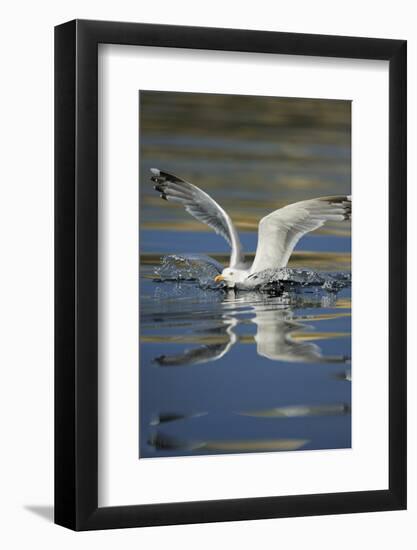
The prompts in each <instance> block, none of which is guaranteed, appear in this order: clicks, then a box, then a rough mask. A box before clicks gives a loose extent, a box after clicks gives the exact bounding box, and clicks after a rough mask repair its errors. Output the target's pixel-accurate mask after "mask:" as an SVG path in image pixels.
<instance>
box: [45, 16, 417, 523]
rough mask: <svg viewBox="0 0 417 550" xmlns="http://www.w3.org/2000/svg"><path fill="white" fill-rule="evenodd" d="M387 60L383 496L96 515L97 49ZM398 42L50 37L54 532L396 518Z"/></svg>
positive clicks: (400, 215)
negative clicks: (388, 514) (330, 517)
mask: <svg viewBox="0 0 417 550" xmlns="http://www.w3.org/2000/svg"><path fill="white" fill-rule="evenodd" d="M103 43H104V44H106V43H111V44H124V45H146V46H163V47H172V48H174V47H175V48H193V49H203V50H229V51H241V52H259V53H271V54H291V55H304V56H322V57H338V58H356V59H374V60H387V61H388V62H389V488H388V489H387V490H377V491H358V492H348V493H334V494H306V495H297V496H274V497H262V498H244V499H232V500H217V501H200V502H182V503H169V504H152V505H140V504H138V505H136V506H117V507H98V498H97V494H98V473H97V472H98V468H97V464H98V448H97V434H98V411H97V404H98V350H97V335H98V329H97V326H98V314H97V307H98V291H97V276H98V260H97V258H98V250H97V247H98V211H97V210H98V207H97V205H98V151H97V146H98V132H97V128H98V108H97V105H98V76H97V73H98V70H97V69H98V65H97V53H98V44H103ZM406 46H407V43H406V41H404V40H387V39H374V38H354V37H342V36H321V35H311V34H292V33H280V32H264V31H248V30H236V29H219V28H197V27H182V26H166V25H150V24H142V23H118V22H107V21H85V20H74V21H70V22H68V23H64V24H62V25H59V26H57V27H56V28H55V159H56V160H55V304H56V306H55V522H56V523H57V524H59V525H63V526H65V527H68V528H70V529H74V530H77V531H79V530H91V529H108V528H123V527H140V526H152V525H170V524H182V523H199V522H215V521H236V520H249V519H261V518H280V517H289V516H309V515H323V514H341V513H352V512H370V511H383V510H401V509H405V508H406V112H407V108H406Z"/></svg>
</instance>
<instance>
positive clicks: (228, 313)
mask: <svg viewBox="0 0 417 550" xmlns="http://www.w3.org/2000/svg"><path fill="white" fill-rule="evenodd" d="M142 233H143V234H142V243H143V250H144V253H143V255H142V258H146V257H147V256H146V251H147V250H152V251H153V253H155V252H156V251H160V252H161V253H162V254H163V253H164V252H166V250H167V249H169V250H171V251H172V252H175V253H180V252H187V251H195V250H197V251H198V250H200V249H207V247H209V246H210V243H213V242H216V244H217V237H216V236H215V235H211V234H209V233H199V234H187V233H184V232H172V231H171V232H169V231H153V232H150V231H144V232H142ZM161 236H163V238H162V239H161ZM245 237H246V240H247V243H245V244H247V245H249V244H250V243H251V242H253V237H254V236H253V235H252V234H247V235H244V239H243V240H245ZM349 245H350V239H344V238H339V237H334V238H332V237H331V238H328V237H322V236H315V235H312V236H310V237H307V238H306V240H305V242H304V243H303V242H301V243H300V246H299V249H301V250H302V249H309V248H310V250H311V247H312V246H314V247H315V249H316V250H317V251H320V250H325V251H326V252H329V251H331V250H332V249H333V250H334V251H335V252H337V253H338V254H340V253H341V252H345V253H347V252H348V251H349ZM219 248H220V247H219ZM209 249H210V248H209ZM154 255H155V254H153V255H151V257H153V256H154ZM156 256H158V254H156ZM336 267H337V266H336ZM157 271H158V263H154V264H153V263H149V262H145V263H144V264H143V265H142V268H141V275H142V276H141V284H140V295H141V332H140V336H141V343H140V457H141V458H144V457H156V456H178V455H198V454H207V453H209V454H217V453H224V452H262V451H270V450H271V447H270V445H272V447H273V449H272V450H274V448H275V446H277V448H278V449H279V450H286V449H287V448H289V450H295V449H294V448H293V447H292V446H293V445H296V446H297V448H299V449H302V450H308V449H336V448H347V447H350V446H351V414H350V404H351V387H350V385H351V383H350V357H351V339H350V332H351V317H350V313H351V310H350V298H351V291H350V288H349V287H347V288H344V289H342V290H340V291H339V292H338V293H334V292H332V293H328V292H326V291H324V290H323V289H322V288H320V287H307V288H302V287H301V288H295V289H293V290H292V291H291V292H289V293H284V295H281V296H271V295H268V294H265V293H262V292H258V291H251V292H244V291H240V292H239V291H236V292H235V291H221V290H207V289H204V288H201V287H200V285H199V282H198V280H195V281H179V282H177V281H172V280H170V281H160V280H159V279H158V277H157V275H156V273H157ZM288 446H289V447H288Z"/></svg>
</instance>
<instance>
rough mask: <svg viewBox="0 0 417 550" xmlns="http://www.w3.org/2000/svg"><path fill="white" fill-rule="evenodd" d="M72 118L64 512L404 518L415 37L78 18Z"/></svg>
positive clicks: (61, 516) (70, 33) (62, 40)
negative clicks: (379, 514) (394, 514)
mask: <svg viewBox="0 0 417 550" xmlns="http://www.w3.org/2000/svg"><path fill="white" fill-rule="evenodd" d="M55 124H56V126H55V157H56V169H55V185H56V203H55V204H56V211H55V212H56V213H55V216H56V228H55V235H56V239H55V243H56V331H55V334H56V340H55V349H56V361H55V380H56V383H55V410H56V414H55V441H56V443H55V464H56V468H55V521H56V523H58V524H60V525H63V526H65V527H69V528H71V529H74V530H89V529H106V528H122V527H140V526H151V525H168V524H178V523H198V522H213V521H232V520H245V519H260V518H278V517H288V516H305V515H322V514H339V513H353V512H369V511H381V510H397V509H398V510H400V509H404V508H405V507H406V351H405V350H406V345H405V343H406V342H405V340H406V286H405V285H406V42H405V41H402V40H386V39H373V38H354V37H338V36H319V35H305V34H288V33H279V32H260V31H246V30H236V29H215V28H195V27H176V26H164V25H149V24H141V23H140V24H139V23H116V22H104V21H80V20H77V21H71V22H68V23H65V24H63V25H60V26H58V27H56V30H55ZM353 203H354V207H353V206H352V205H353Z"/></svg>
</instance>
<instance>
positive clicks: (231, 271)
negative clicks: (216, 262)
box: [214, 267, 247, 288]
mask: <svg viewBox="0 0 417 550" xmlns="http://www.w3.org/2000/svg"><path fill="white" fill-rule="evenodd" d="M246 276H247V272H246V271H245V270H244V269H235V268H233V267H226V268H225V269H223V271H222V273H221V275H217V276H216V277H214V280H215V282H216V283H220V282H221V281H224V282H225V283H226V285H227V286H228V287H229V288H234V286H235V285H236V283H240V282H242V281H244V280H245V279H246Z"/></svg>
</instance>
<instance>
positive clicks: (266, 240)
mask: <svg viewBox="0 0 417 550" xmlns="http://www.w3.org/2000/svg"><path fill="white" fill-rule="evenodd" d="M351 200H352V199H351V197H350V196H347V195H343V196H334V197H320V198H318V199H311V200H307V201H301V202H296V203H294V204H290V205H288V206H284V208H280V209H279V210H275V211H274V212H272V213H271V214H268V216H265V217H264V218H262V220H261V221H260V222H259V229H258V247H257V249H256V254H255V259H254V261H253V264H252V267H251V269H250V273H257V272H258V271H263V270H264V269H275V268H279V267H285V266H286V265H287V263H288V260H289V259H290V256H291V254H292V251H293V250H294V247H295V245H296V244H297V243H298V241H299V240H300V239H301V237H302V236H303V235H305V234H306V233H309V232H310V231H313V230H314V229H318V228H319V227H321V226H322V225H323V224H324V223H326V221H343V220H347V219H350V217H351V212H352V202H351Z"/></svg>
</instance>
